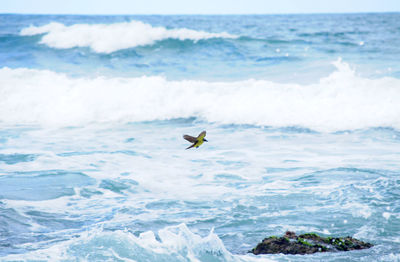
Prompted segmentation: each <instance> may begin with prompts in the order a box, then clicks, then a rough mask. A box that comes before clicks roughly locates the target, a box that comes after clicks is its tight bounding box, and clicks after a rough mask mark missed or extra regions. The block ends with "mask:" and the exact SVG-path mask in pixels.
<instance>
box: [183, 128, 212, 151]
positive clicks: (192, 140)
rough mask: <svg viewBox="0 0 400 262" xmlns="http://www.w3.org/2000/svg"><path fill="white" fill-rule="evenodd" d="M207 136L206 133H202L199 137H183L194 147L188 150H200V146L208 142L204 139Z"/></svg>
mask: <svg viewBox="0 0 400 262" xmlns="http://www.w3.org/2000/svg"><path fill="white" fill-rule="evenodd" d="M205 136H206V131H203V132H201V133H200V135H199V136H198V137H193V136H189V135H184V136H183V138H184V139H186V140H187V141H189V142H190V143H193V145H191V146H189V147H188V148H186V149H189V148H192V147H196V148H198V147H199V146H201V145H202V144H203V142H208V141H207V139H205V138H204V137H205Z"/></svg>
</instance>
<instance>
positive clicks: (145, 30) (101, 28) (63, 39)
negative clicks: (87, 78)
mask: <svg viewBox="0 0 400 262" xmlns="http://www.w3.org/2000/svg"><path fill="white" fill-rule="evenodd" d="M38 34H45V35H44V36H43V38H42V40H41V43H42V44H46V45H48V46H50V47H53V48H61V49H64V48H73V47H90V48H91V49H93V50H94V51H95V52H98V53H112V52H115V51H117V50H121V49H126V48H132V47H136V46H145V45H152V44H154V43H155V42H156V41H160V40H165V39H178V40H192V41H199V40H202V39H210V38H236V37H237V36H235V35H231V34H228V33H225V32H223V33H209V32H205V31H196V30H191V29H187V28H179V29H166V28H165V27H153V26H151V25H149V24H146V23H143V22H140V21H131V22H125V23H115V24H108V25H107V24H92V25H91V24H75V25H71V26H65V25H63V24H61V23H56V22H52V23H49V24H47V25H44V26H30V27H27V28H24V29H22V30H21V35H38Z"/></svg>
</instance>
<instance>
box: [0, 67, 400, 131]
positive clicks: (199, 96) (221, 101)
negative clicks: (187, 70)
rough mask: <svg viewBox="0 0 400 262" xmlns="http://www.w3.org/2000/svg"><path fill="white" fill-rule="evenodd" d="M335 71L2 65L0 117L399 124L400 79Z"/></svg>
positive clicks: (16, 120) (333, 126) (63, 121)
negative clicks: (296, 79) (246, 72)
mask: <svg viewBox="0 0 400 262" xmlns="http://www.w3.org/2000/svg"><path fill="white" fill-rule="evenodd" d="M334 65H335V66H336V67H337V70H336V71H334V72H333V73H331V74H330V75H329V76H327V77H325V78H322V79H320V80H319V82H318V83H315V84H310V85H300V84H281V83H274V82H271V81H266V80H253V79H249V80H246V81H238V82H206V81H194V80H183V81H169V80H166V79H165V78H164V77H159V76H149V77H146V76H143V77H137V78H116V77H113V78H106V77H97V78H73V77H69V76H67V75H65V74H61V73H55V72H52V71H47V70H32V69H24V68H20V69H10V68H2V69H0V86H2V89H1V95H0V121H1V122H3V123H9V124H41V125H55V126H69V125H82V124H87V123H103V122H122V123H126V122H140V121H153V120H169V119H174V118H189V117H197V118H200V119H203V120H205V121H208V122H216V123H221V124H252V125H259V126H274V127H288V126H299V127H305V128H310V129H313V130H317V131H327V132H334V131H339V130H354V129H362V128H370V127H393V128H400V117H399V116H400V104H399V103H398V101H400V80H399V79H396V78H389V77H385V78H380V79H366V78H362V77H360V76H357V75H356V73H355V72H354V71H353V70H352V69H351V68H350V66H349V65H348V64H346V63H344V62H341V61H340V60H338V61H336V62H334Z"/></svg>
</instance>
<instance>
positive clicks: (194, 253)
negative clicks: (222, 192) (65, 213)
mask: <svg viewBox="0 0 400 262" xmlns="http://www.w3.org/2000/svg"><path fill="white" fill-rule="evenodd" d="M158 237H159V240H157V239H156V236H155V234H154V233H153V232H152V231H148V232H144V233H142V234H140V235H139V236H138V237H136V236H134V235H133V234H131V233H129V232H125V231H114V232H104V231H103V230H102V229H93V230H91V231H88V232H86V233H83V234H82V235H81V236H79V237H78V238H72V239H71V240H69V241H65V242H61V243H58V244H55V245H53V246H52V247H50V248H48V249H42V250H38V251H33V252H30V253H26V254H22V255H9V256H7V257H6V258H5V261H10V260H14V259H18V260H20V259H24V260H31V259H35V260H36V259H40V260H70V259H73V260H75V259H77V258H78V259H79V258H85V259H87V260H89V261H103V260H124V261H193V262H198V261H272V260H269V259H266V258H261V257H259V258H256V257H254V256H250V255H232V254H231V253H230V252H229V251H228V250H226V248H225V246H224V244H223V243H222V241H221V239H220V238H219V237H218V236H217V235H216V234H215V233H214V232H213V231H212V230H211V232H210V234H209V235H208V236H206V237H201V236H199V235H197V234H194V233H193V232H191V231H190V230H189V229H188V228H187V226H186V225H185V224H181V225H177V226H171V227H167V228H164V229H162V230H160V231H159V232H158ZM105 247H106V248H105Z"/></svg>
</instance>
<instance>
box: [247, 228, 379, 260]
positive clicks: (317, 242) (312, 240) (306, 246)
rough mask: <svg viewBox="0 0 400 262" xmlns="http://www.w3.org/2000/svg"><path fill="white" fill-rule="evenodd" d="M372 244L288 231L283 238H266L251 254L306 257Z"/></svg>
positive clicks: (352, 239)
mask: <svg viewBox="0 0 400 262" xmlns="http://www.w3.org/2000/svg"><path fill="white" fill-rule="evenodd" d="M372 246H373V245H372V244H371V243H367V242H363V241H360V240H358V239H355V238H352V237H350V236H347V237H322V236H319V235H317V234H314V233H307V234H301V235H299V236H297V235H296V233H294V232H291V231H287V232H286V234H285V235H284V236H282V237H276V236H271V237H268V238H265V239H264V240H263V241H262V242H261V243H259V244H258V245H257V246H256V247H255V248H253V249H252V250H251V251H250V252H251V253H253V254H255V255H259V254H278V253H282V254H292V255H297V254H301V255H305V254H313V253H316V252H337V251H351V250H360V249H366V248H370V247H372Z"/></svg>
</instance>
